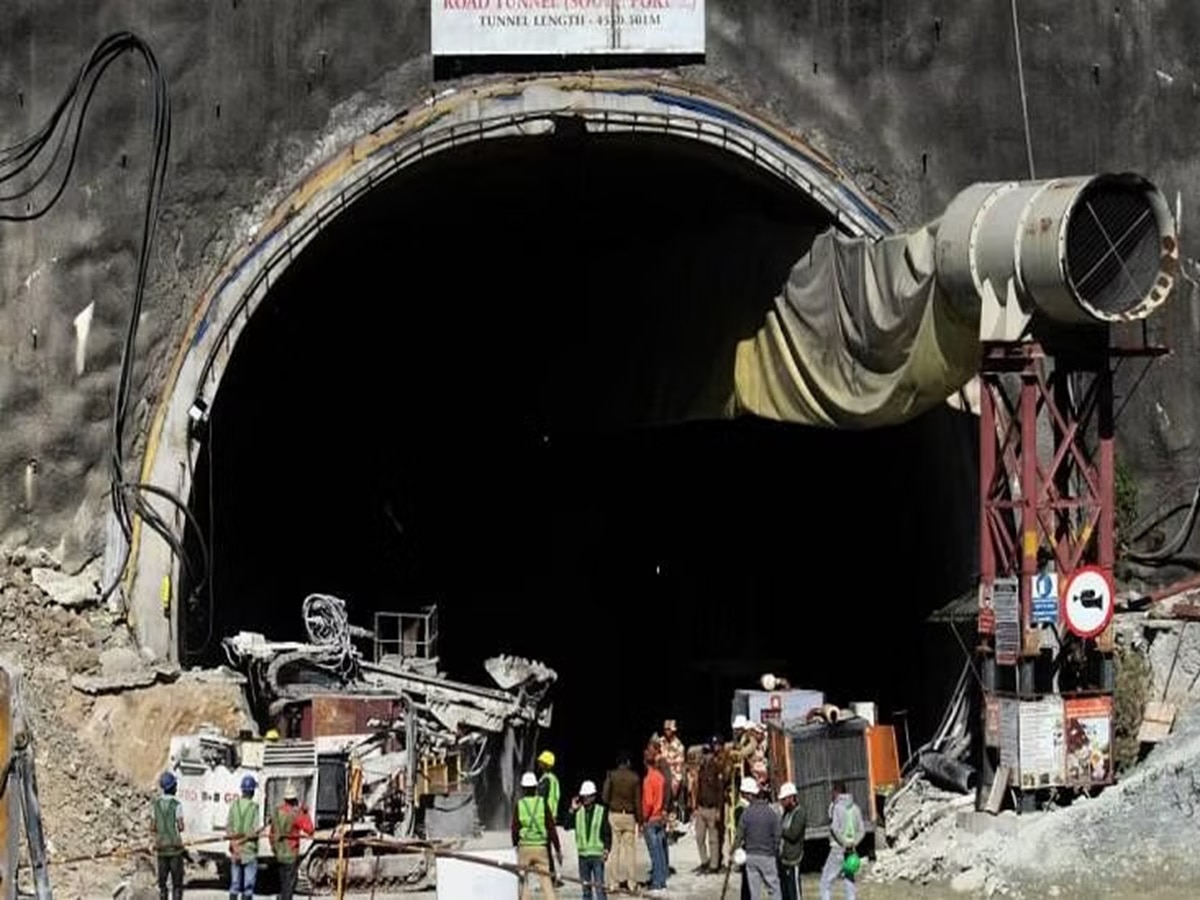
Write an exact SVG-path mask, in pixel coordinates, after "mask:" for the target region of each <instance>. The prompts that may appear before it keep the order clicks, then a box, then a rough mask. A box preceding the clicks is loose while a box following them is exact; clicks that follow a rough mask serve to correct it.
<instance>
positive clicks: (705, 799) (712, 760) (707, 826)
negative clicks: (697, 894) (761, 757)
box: [692, 738, 729, 872]
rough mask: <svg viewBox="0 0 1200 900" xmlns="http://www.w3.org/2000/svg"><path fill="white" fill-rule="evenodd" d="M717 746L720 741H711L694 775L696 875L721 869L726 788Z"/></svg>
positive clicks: (715, 739) (723, 769)
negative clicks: (698, 853) (697, 853)
mask: <svg viewBox="0 0 1200 900" xmlns="http://www.w3.org/2000/svg"><path fill="white" fill-rule="evenodd" d="M720 745H721V743H720V738H713V741H712V743H711V744H709V745H708V746H707V747H705V748H704V756H703V757H702V758H701V760H700V769H699V771H698V772H697V773H696V796H695V798H694V799H695V803H696V808H695V809H694V810H693V815H692V821H693V822H695V828H696V847H697V848H698V849H699V850H700V865H699V866H698V867H697V868H696V871H697V872H719V871H720V869H721V839H722V830H723V828H722V826H723V824H724V821H725V794H726V791H727V790H728V789H729V786H728V781H727V773H726V771H725V768H724V766H723V765H722V764H721V760H720V759H719V758H718V756H717V750H718V748H719V747H720Z"/></svg>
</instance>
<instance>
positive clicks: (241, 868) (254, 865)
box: [225, 775, 259, 900]
mask: <svg viewBox="0 0 1200 900" xmlns="http://www.w3.org/2000/svg"><path fill="white" fill-rule="evenodd" d="M241 787H242V796H240V797H238V798H237V799H236V800H234V801H233V803H231V804H230V805H229V817H228V819H226V821H225V833H226V834H227V835H229V900H237V898H239V897H240V898H242V900H253V898H254V882H255V879H256V876H257V875H258V831H259V821H258V804H257V803H256V802H255V801H254V792H255V791H256V790H258V782H257V781H256V780H255V778H254V776H253V775H246V776H245V777H243V778H242V785H241Z"/></svg>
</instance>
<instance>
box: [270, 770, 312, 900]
mask: <svg viewBox="0 0 1200 900" xmlns="http://www.w3.org/2000/svg"><path fill="white" fill-rule="evenodd" d="M312 833H313V823H312V819H310V818H309V817H308V810H307V809H306V808H304V807H303V806H301V805H300V792H299V791H298V790H297V789H296V785H295V784H293V783H292V782H290V781H289V782H288V783H287V785H286V786H285V787H284V789H283V803H282V804H280V805H279V807H278V808H277V809H276V810H275V812H274V813H272V814H271V848H272V850H273V851H274V853H275V865H276V866H277V867H278V869H279V900H292V894H293V892H294V891H295V890H296V876H297V862H298V860H299V859H300V838H301V837H302V836H304V835H307V836H308V837H312Z"/></svg>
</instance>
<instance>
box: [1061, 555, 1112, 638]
mask: <svg viewBox="0 0 1200 900" xmlns="http://www.w3.org/2000/svg"><path fill="white" fill-rule="evenodd" d="M1114 593H1115V591H1114V590H1113V583H1112V578H1111V577H1110V576H1109V574H1108V573H1107V572H1105V571H1104V570H1103V569H1101V568H1100V567H1099V566H1084V567H1083V568H1081V569H1076V570H1075V572H1074V573H1073V574H1072V575H1071V578H1070V579H1069V580H1068V581H1067V586H1066V588H1065V589H1064V590H1063V597H1062V604H1063V621H1065V622H1066V623H1067V627H1068V628H1070V629H1071V631H1072V632H1073V633H1074V634H1076V635H1078V636H1079V637H1081V638H1093V637H1095V636H1096V635H1098V634H1099V633H1100V632H1102V631H1103V630H1104V629H1105V628H1107V627H1108V623H1109V622H1111V621H1112V617H1113V599H1114V597H1113V595H1114Z"/></svg>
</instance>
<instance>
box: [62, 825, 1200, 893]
mask: <svg viewBox="0 0 1200 900" xmlns="http://www.w3.org/2000/svg"><path fill="white" fill-rule="evenodd" d="M564 836H565V837H566V842H565V843H564V852H565V854H566V860H567V865H566V866H565V867H564V868H565V874H566V875H568V876H573V875H576V874H578V869H577V866H576V865H575V862H574V859H573V857H574V850H573V848H572V846H571V843H570V836H569V833H564ZM485 841H486V842H487V845H488V846H496V845H497V836H495V835H489V836H486V837H485ZM466 852H470V848H466ZM697 861H698V854H697V852H696V846H695V843H694V842H693V841H692V840H691V838H690V836H686V835H685V836H683V837H682V838H681V839H680V842H679V843H676V844H675V845H673V847H672V849H671V863H672V865H673V866H674V867H675V868H676V870H677V872H678V874H677V875H675V876H672V878H671V880H670V886H669V888H668V891H667V892H666V893H665V894H664V895H660V896H664V897H667V898H672V900H685V898H686V900H737V898H738V896H739V891H738V888H739V881H738V875H737V873H734V876H733V877H732V878H731V879H730V881H729V887H728V891H727V892H726V893H725V894H724V895H723V894H722V887H723V884H724V879H723V878H721V877H719V876H712V875H701V876H698V875H692V874H691V870H692V868H693V867H694V866H695V865H696V863H697ZM639 863H640V864H641V865H642V866H643V867H645V868H647V869H648V862H647V860H646V855H645V848H644V847H639ZM139 868H140V869H141V871H140V872H139V874H138V875H137V876H136V877H131V875H132V873H131V872H130V871H129V867H128V866H126V867H125V871H124V872H123V871H122V867H121V865H120V864H107V863H106V864H98V865H95V866H86V867H73V868H72V869H71V870H69V871H68V870H65V869H64V870H61V871H56V872H54V873H52V878H53V888H54V896H55V897H56V898H60V900H66V898H87V900H93V898H95V900H102V898H103V900H110V898H113V897H114V896H120V897H123V898H129V900H153V898H156V897H157V892H156V891H155V890H154V889H153V879H152V877H151V875H150V872H149V869H148V868H147V866H146V865H145V864H143V865H142V866H140V867H139ZM866 872H867V875H866V877H865V878H864V879H862V881H861V882H860V884H859V888H858V896H859V897H860V898H862V900H951V898H956V900H957V898H964V897H972V896H983V894H982V893H981V892H979V893H970V892H958V891H955V890H953V889H952V888H951V887H950V885H949V884H948V883H945V882H931V883H929V884H916V883H912V882H903V881H901V882H891V883H874V882H872V881H871V880H870V874H869V869H867V870H866ZM1169 874H1170V873H1169V872H1167V873H1164V875H1169ZM1196 895H1197V892H1196V888H1195V886H1194V884H1192V883H1186V882H1184V883H1178V884H1170V883H1161V882H1160V883H1155V884H1146V883H1145V882H1142V881H1123V882H1113V883H1111V884H1107V885H1093V886H1090V887H1088V888H1086V889H1084V888H1082V887H1067V886H1066V885H1065V884H1055V883H1053V882H1050V883H1046V884H1042V885H1038V886H1027V887H1025V888H1024V889H1023V890H1013V891H1012V892H1011V893H1009V894H1007V896H1009V897H1014V898H1027V900H1033V898H1039V900H1040V898H1046V897H1054V898H1059V900H1086V898H1094V897H1110V898H1114V900H1191V898H1194V897H1196ZM186 896H188V897H195V898H197V900H226V898H227V897H228V896H229V895H228V891H227V888H226V886H225V885H223V884H220V883H218V882H216V881H215V880H213V879H212V877H211V876H206V875H205V874H204V873H202V872H200V871H194V872H191V873H189V882H188V886H187V892H186ZM263 896H270V895H263ZM314 896H330V893H329V892H326V893H324V894H316V895H314ZM346 896H347V897H355V898H366V897H374V898H375V900H386V898H396V900H399V898H417V897H424V898H428V900H434V898H436V897H437V894H436V892H435V891H434V890H432V889H431V890H426V891H420V892H410V893H384V892H382V891H379V892H375V893H372V892H370V891H363V892H355V893H349V894H347V895H346ZM534 896H540V894H535V895H534ZM612 896H613V897H614V898H615V897H617V896H620V895H612ZM625 896H628V895H625ZM804 896H805V897H808V898H810V900H811V898H816V897H819V891H818V884H817V875H816V873H809V874H807V875H806V876H805V878H804ZM833 896H834V897H835V898H840V897H841V896H842V894H841V892H840V890H839V889H835V891H834V895H833ZM514 897H515V894H514ZM558 897H560V898H562V900H578V898H581V897H582V892H581V890H580V889H579V888H578V887H573V886H570V885H568V886H566V887H564V888H563V889H562V890H561V891H559V892H558ZM442 900H445V898H442ZM498 900H500V898H498Z"/></svg>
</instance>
